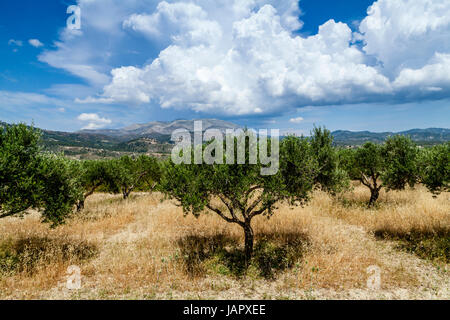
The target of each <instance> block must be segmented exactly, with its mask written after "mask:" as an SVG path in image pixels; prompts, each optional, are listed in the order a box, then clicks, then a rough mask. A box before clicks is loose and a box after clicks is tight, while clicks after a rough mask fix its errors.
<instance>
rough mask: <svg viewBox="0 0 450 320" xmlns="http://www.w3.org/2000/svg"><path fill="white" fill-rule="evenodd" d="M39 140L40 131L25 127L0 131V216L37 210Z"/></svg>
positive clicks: (39, 186) (9, 127) (15, 126)
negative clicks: (29, 209) (30, 209)
mask: <svg viewBox="0 0 450 320" xmlns="http://www.w3.org/2000/svg"><path fill="white" fill-rule="evenodd" d="M39 139H40V132H39V131H38V130H36V129H33V128H28V127H27V126H26V125H24V124H19V125H14V126H7V127H5V128H1V129H0V217H6V216H10V215H14V214H18V213H21V212H23V211H24V210H26V209H28V208H36V207H38V204H39V194H40V192H41V190H42V188H43V185H42V181H40V180H39V179H38V177H37V174H38V168H39V165H40V156H39V151H40V150H39V147H38V141H39Z"/></svg>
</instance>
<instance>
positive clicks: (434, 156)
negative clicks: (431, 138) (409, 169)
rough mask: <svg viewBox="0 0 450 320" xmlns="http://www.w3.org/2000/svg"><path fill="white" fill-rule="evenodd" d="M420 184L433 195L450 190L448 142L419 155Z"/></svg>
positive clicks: (449, 150) (449, 149) (425, 150)
mask: <svg viewBox="0 0 450 320" xmlns="http://www.w3.org/2000/svg"><path fill="white" fill-rule="evenodd" d="M418 166H419V172H420V180H421V182H422V183H423V184H424V185H425V186H426V187H427V188H428V190H430V192H431V193H433V194H435V195H436V194H439V193H441V192H444V191H449V190H450V142H447V143H446V144H442V145H438V146H434V147H432V148H429V149H424V150H422V151H421V152H420V153H419V165H418Z"/></svg>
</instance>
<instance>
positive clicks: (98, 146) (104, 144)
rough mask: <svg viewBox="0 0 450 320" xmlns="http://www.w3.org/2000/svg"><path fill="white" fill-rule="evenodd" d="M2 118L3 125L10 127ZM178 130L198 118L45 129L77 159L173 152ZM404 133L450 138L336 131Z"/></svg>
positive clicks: (437, 131) (351, 137)
mask: <svg viewBox="0 0 450 320" xmlns="http://www.w3.org/2000/svg"><path fill="white" fill-rule="evenodd" d="M199 120H201V121H202V129H203V130H207V129H211V128H214V129H219V130H220V131H222V132H225V130H226V129H234V130H236V129H239V128H241V127H240V126H238V125H237V124H234V123H232V122H228V121H223V120H218V119H199ZM6 125H7V124H6V123H5V122H1V121H0V127H1V126H6ZM176 129H186V130H188V131H191V132H192V131H193V130H194V120H175V121H171V122H162V121H154V122H149V123H144V124H133V125H131V126H128V127H125V128H121V129H100V130H81V131H78V132H61V131H50V130H42V133H43V134H42V140H43V145H44V147H45V149H46V150H50V151H57V152H64V154H66V155H68V156H74V157H77V158H95V157H115V156H119V155H121V154H127V153H149V154H153V155H157V156H163V155H165V154H168V153H170V151H171V149H172V147H173V142H172V141H171V134H172V132H173V131H174V130H176ZM395 134H400V135H407V136H410V137H411V139H412V140H413V141H415V142H416V143H417V144H418V145H422V146H426V145H433V144H439V143H443V142H446V141H450V129H443V128H429V129H412V130H408V131H401V132H379V133H377V132H370V131H359V132H354V131H344V130H338V131H334V132H332V135H333V136H334V143H335V145H337V146H358V145H362V144H363V143H365V142H368V141H371V142H375V143H381V142H383V141H384V140H385V139H386V138H387V137H389V136H392V135H395Z"/></svg>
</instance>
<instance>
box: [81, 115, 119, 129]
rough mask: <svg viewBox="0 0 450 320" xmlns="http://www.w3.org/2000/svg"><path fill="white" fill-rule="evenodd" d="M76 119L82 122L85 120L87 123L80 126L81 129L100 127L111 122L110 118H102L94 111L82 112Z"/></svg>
mask: <svg viewBox="0 0 450 320" xmlns="http://www.w3.org/2000/svg"><path fill="white" fill-rule="evenodd" d="M77 119H78V120H80V121H82V122H87V125H85V126H84V127H83V128H82V129H83V130H95V129H100V128H103V127H105V126H106V125H108V124H111V123H112V121H111V120H110V119H107V118H102V117H100V116H99V115H98V114H96V113H82V114H80V115H79V116H78V117H77Z"/></svg>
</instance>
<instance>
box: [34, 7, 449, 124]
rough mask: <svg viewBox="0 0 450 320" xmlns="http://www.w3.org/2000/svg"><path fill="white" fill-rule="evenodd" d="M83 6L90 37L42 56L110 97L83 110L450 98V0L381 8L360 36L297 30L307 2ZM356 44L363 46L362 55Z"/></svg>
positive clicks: (75, 38)
mask: <svg viewBox="0 0 450 320" xmlns="http://www.w3.org/2000/svg"><path fill="white" fill-rule="evenodd" d="M79 5H80V6H81V8H82V14H83V27H82V30H81V31H80V32H79V33H76V34H73V33H70V32H66V31H65V32H63V33H62V34H61V39H60V41H59V42H56V43H55V46H56V47H57V50H54V51H45V52H44V53H43V54H42V55H41V56H40V60H41V61H44V62H47V63H49V64H50V65H52V66H54V67H57V68H62V69H65V70H67V71H69V72H70V73H72V74H74V75H77V76H79V77H81V78H83V79H85V80H87V81H88V83H89V84H90V85H91V86H93V87H95V88H97V89H98V91H97V92H98V93H99V94H97V95H92V94H88V96H87V97H86V96H83V97H79V98H78V99H77V98H75V99H76V101H77V102H85V103H104V104H112V103H119V104H127V105H128V104H137V105H139V104H145V105H146V104H156V105H159V106H161V107H162V108H174V109H188V110H194V111H198V112H207V113H215V114H226V115H233V116H235V115H264V114H276V113H281V112H284V111H285V110H286V109H293V108H297V107H302V106H305V105H310V106H317V105H333V104H357V103H372V102H382V101H396V100H397V101H399V102H402V101H403V102H404V100H405V99H406V100H408V99H442V98H443V97H445V96H448V95H449V93H450V72H448V69H449V66H450V59H449V58H448V57H449V55H450V42H449V41H448V39H449V38H450V3H449V1H448V0H378V1H376V2H375V3H374V4H373V5H372V7H371V8H370V9H369V11H368V16H367V17H366V18H365V19H364V20H363V21H362V22H361V25H360V29H359V33H353V34H352V31H351V29H350V28H349V27H348V26H347V25H346V24H344V23H337V22H335V21H334V20H330V21H328V22H326V23H325V24H323V25H322V26H320V28H319V33H318V34H316V35H312V36H309V37H302V36H298V35H296V34H294V33H293V32H292V31H294V30H297V29H299V28H301V26H302V22H301V21H300V20H299V15H300V8H299V7H298V1H297V0H286V1H275V0H217V1H210V0H192V1H187V0H182V1H176V0H167V1H157V0H143V1H138V0H130V1H119V0H95V1H93V0H79ZM300 5H301V2H300ZM140 36H141V37H142V39H144V40H142V39H140V40H141V41H140V45H144V44H147V45H148V46H149V48H150V49H149V52H148V56H147V57H146V58H147V59H146V62H144V61H145V59H143V60H142V61H141V63H140V64H137V65H130V63H120V62H118V61H121V59H120V58H119V56H120V54H121V53H122V54H123V52H124V51H123V50H124V49H123V48H127V50H133V49H134V48H133V47H131V46H129V45H128V44H130V43H133V41H135V39H136V37H140ZM132 39H134V40H132ZM355 40H362V42H363V48H362V49H361V48H360V47H359V46H358V45H356V44H355ZM99 48H100V49H99ZM155 48H158V50H157V51H156V52H153V51H152V50H156V49H155ZM144 51H145V50H144ZM374 58H376V61H377V63H376V64H374V63H373V61H374V60H375V59H374ZM114 61H115V62H114ZM127 61H129V60H128V59H127ZM133 61H134V60H133Z"/></svg>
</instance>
